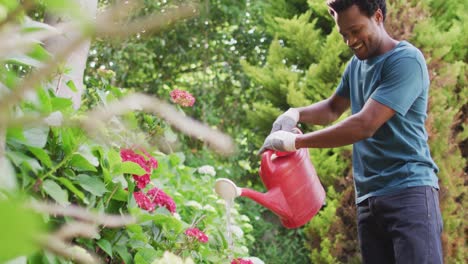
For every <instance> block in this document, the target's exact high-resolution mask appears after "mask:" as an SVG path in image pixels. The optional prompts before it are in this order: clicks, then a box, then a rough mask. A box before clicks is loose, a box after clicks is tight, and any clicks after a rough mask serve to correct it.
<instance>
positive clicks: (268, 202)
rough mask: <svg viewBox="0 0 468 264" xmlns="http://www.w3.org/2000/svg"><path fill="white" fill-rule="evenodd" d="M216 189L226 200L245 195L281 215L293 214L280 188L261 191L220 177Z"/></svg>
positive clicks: (288, 215)
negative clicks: (241, 186)
mask: <svg viewBox="0 0 468 264" xmlns="http://www.w3.org/2000/svg"><path fill="white" fill-rule="evenodd" d="M215 191H216V192H217V193H218V195H219V196H221V197H222V198H223V199H225V200H231V199H234V198H236V197H238V196H243V197H247V198H250V199H252V200H253V201H255V202H256V203H258V204H260V205H262V206H264V207H265V208H268V209H270V210H271V211H273V212H274V213H275V214H277V215H278V216H280V217H283V218H288V217H290V216H291V213H290V210H289V209H288V204H287V202H286V200H285V198H284V196H283V193H282V192H281V189H279V188H273V189H271V190H269V191H268V192H266V193H261V192H257V191H254V190H252V189H249V188H239V187H237V186H236V184H235V183H234V182H232V181H231V180H229V179H226V178H220V179H217V180H216V183H215Z"/></svg>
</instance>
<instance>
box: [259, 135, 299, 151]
mask: <svg viewBox="0 0 468 264" xmlns="http://www.w3.org/2000/svg"><path fill="white" fill-rule="evenodd" d="M297 135H298V134H295V133H292V132H288V131H282V130H280V131H276V132H273V133H271V134H270V135H269V136H268V137H267V138H266V139H265V142H264V143H263V146H262V147H261V148H260V150H259V154H262V153H263V152H265V151H266V150H267V149H272V150H276V151H281V152H293V151H296V137H297Z"/></svg>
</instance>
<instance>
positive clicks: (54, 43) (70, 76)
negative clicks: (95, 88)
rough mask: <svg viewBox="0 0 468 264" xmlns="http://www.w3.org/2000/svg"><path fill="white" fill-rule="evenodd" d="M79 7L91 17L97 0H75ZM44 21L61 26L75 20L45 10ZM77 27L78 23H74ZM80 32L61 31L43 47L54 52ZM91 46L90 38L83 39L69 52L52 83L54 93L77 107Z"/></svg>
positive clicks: (77, 29) (82, 90)
mask: <svg viewBox="0 0 468 264" xmlns="http://www.w3.org/2000/svg"><path fill="white" fill-rule="evenodd" d="M72 3H76V6H78V7H79V12H80V13H82V14H86V15H87V16H89V17H90V18H91V19H93V18H95V17H96V11H97V0H75V1H74V2H72ZM44 22H45V23H47V24H50V25H51V26H53V27H56V28H62V27H63V26H64V25H67V24H69V23H71V22H76V20H72V19H70V17H67V15H65V14H62V15H57V12H47V13H46V15H45V17H44ZM76 26H77V27H79V26H80V25H76ZM80 34H81V31H80V29H79V28H76V29H75V31H68V32H63V33H62V34H61V35H59V36H56V37H53V38H50V39H47V40H46V41H45V43H44V46H45V48H46V49H47V50H48V51H49V52H50V53H51V54H55V53H57V51H58V50H60V47H62V46H63V45H66V44H65V43H68V42H69V41H70V40H73V39H76V38H77V37H79V35H80ZM90 46H91V39H89V38H88V39H87V40H86V41H83V42H82V43H81V45H80V46H79V47H77V48H76V49H75V50H74V52H72V53H70V54H69V55H68V56H67V57H66V58H64V63H63V65H62V66H61V68H60V72H59V73H58V74H57V76H55V78H54V80H53V82H52V85H53V87H55V89H54V90H55V93H56V94H57V95H58V96H60V97H65V98H71V99H72V101H73V106H74V108H75V109H78V108H79V107H80V105H81V96H82V95H83V93H84V90H85V86H84V84H83V77H84V71H85V68H86V61H87V59H88V52H89V47H90Z"/></svg>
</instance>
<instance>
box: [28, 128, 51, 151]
mask: <svg viewBox="0 0 468 264" xmlns="http://www.w3.org/2000/svg"><path fill="white" fill-rule="evenodd" d="M23 135H24V137H25V138H26V142H24V143H25V144H26V145H28V146H30V147H37V148H43V147H44V146H45V145H46V143H47V137H48V136H49V127H47V126H41V127H33V128H29V129H25V130H24V131H23Z"/></svg>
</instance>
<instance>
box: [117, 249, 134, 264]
mask: <svg viewBox="0 0 468 264" xmlns="http://www.w3.org/2000/svg"><path fill="white" fill-rule="evenodd" d="M114 251H116V252H117V254H119V256H120V257H121V258H122V260H123V261H124V263H125V264H130V263H133V262H132V255H131V254H130V253H128V250H127V248H126V247H125V246H115V247H114Z"/></svg>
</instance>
